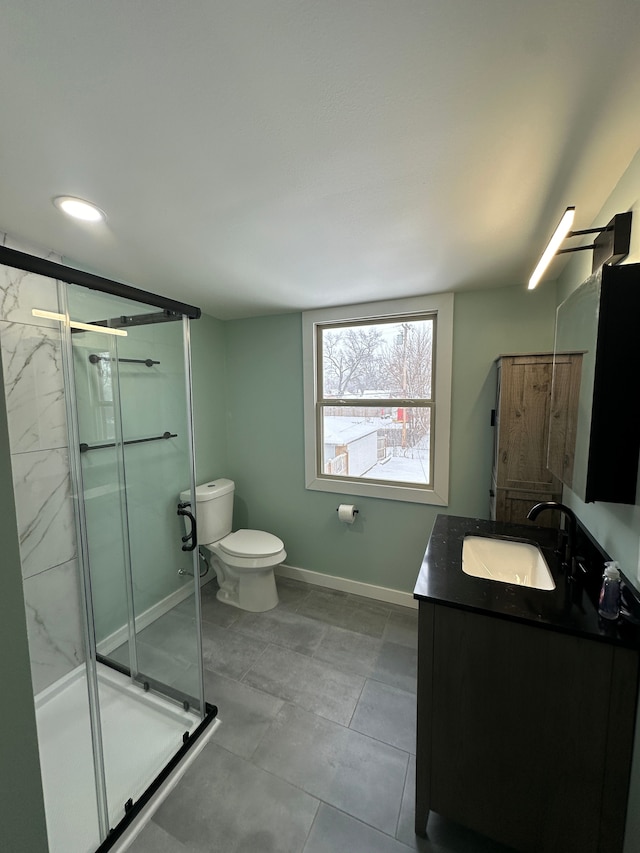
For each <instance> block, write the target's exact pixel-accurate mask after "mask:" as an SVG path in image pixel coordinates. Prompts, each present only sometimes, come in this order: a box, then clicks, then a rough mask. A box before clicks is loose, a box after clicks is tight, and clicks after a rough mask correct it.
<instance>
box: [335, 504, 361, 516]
mask: <svg viewBox="0 0 640 853" xmlns="http://www.w3.org/2000/svg"><path fill="white" fill-rule="evenodd" d="M336 512H340V507H339V506H337V507H336ZM359 512H360V510H359V509H354V511H353V514H354V515H357V514H358V513H359Z"/></svg>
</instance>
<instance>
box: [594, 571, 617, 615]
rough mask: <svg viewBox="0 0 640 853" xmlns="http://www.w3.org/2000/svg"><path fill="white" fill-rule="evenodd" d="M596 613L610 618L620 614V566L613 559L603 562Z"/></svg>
mask: <svg viewBox="0 0 640 853" xmlns="http://www.w3.org/2000/svg"><path fill="white" fill-rule="evenodd" d="M598 613H599V614H600V616H602V617H603V618H604V619H612V620H613V619H617V618H618V616H619V615H620V568H619V566H618V564H617V563H616V562H615V560H612V561H611V562H608V563H605V564H604V574H603V576H602V588H601V590H600V599H599V601H598Z"/></svg>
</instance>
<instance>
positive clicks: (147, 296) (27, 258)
mask: <svg viewBox="0 0 640 853" xmlns="http://www.w3.org/2000/svg"><path fill="white" fill-rule="evenodd" d="M0 264H4V265H6V266H9V267H14V268H17V269H21V270H24V271H26V272H31V273H35V274H36V275H40V276H43V277H45V278H49V279H51V280H52V281H54V282H56V283H57V288H58V293H59V296H60V293H62V292H63V291H64V290H65V285H66V284H67V283H68V284H74V285H79V286H81V287H85V288H87V289H89V290H95V291H99V292H102V293H106V294H109V295H112V296H115V297H119V298H122V299H127V300H131V301H133V302H138V303H143V304H147V305H150V306H153V307H156V308H160V309H161V311H162V312H163V314H164V315H165V316H164V317H162V316H159V318H158V321H159V322H177V321H180V320H181V322H182V328H183V336H182V339H183V348H184V378H185V390H186V400H187V404H188V412H189V416H188V448H189V468H190V471H189V478H190V489H191V493H192V494H195V446H194V435H193V405H192V402H193V398H192V366H191V344H190V321H191V320H192V319H194V320H195V319H198V318H199V317H200V316H201V311H200V309H199V308H197V307H195V306H193V305H189V304H187V303H182V302H179V301H176V300H173V299H169V298H167V297H163V296H159V295H156V294H152V293H149V292H147V291H143V290H140V289H138V288H135V287H132V286H130V285H126V284H123V283H122V282H117V281H113V280H111V279H108V278H105V277H102V276H97V275H93V274H91V273H87V272H84V271H83V270H78V269H74V268H73V267H68V266H65V265H63V264H59V263H56V262H54V261H50V260H47V259H45V258H40V257H37V256H35V255H30V254H28V253H25V252H20V251H17V250H15V249H10V248H8V247H6V246H0ZM60 307H64V309H65V310H64V319H63V317H62V316H61V317H60V321H61V327H62V332H63V334H62V338H63V354H64V357H63V374H64V381H65V387H66V388H67V394H65V397H67V398H69V397H70V398H71V405H72V406H75V387H74V385H75V383H74V377H73V365H72V347H71V325H70V324H71V322H73V321H70V317H69V313H68V309H67V304H66V293H63V298H62V306H60ZM123 319H124V318H123ZM118 405H120V404H119V403H118ZM67 407H68V410H69V408H70V407H69V404H67ZM68 430H69V463H70V474H71V477H72V482H74V483H75V490H77V491H78V493H79V494H80V495H83V487H82V466H81V461H80V444H79V437H78V436H79V433H78V423H77V418H76V417H75V416H71V417H68ZM122 443H123V440H122V436H121V435H120V436H119V440H118V435H117V434H116V444H117V445H118V444H120V445H122ZM121 449H123V448H121ZM123 464H124V459H122V461H121V463H120V464H119V468H120V466H121V465H123ZM118 474H119V476H120V474H121V471H120V470H119V472H118ZM74 503H75V504H76V511H75V513H74V515H75V519H76V530H77V534H78V556H79V561H80V572H79V582H80V592H81V596H82V622H83V626H84V630H83V636H84V645H85V653H86V660H85V668H86V673H87V682H88V691H89V715H90V727H91V740H92V748H93V756H94V777H95V786H96V800H97V810H98V828H99V835H100V838H101V839H102V840H101V843H100V845H99V847H98V848H97V851H96V853H106V851H108V850H110V849H111V848H112V847H113V846H114V844H116V842H117V841H118V840H119V839H120V838H121V836H122V835H123V834H124V832H125V831H126V829H127V828H128V826H129V825H130V824H131V823H132V822H133V821H134V820H135V819H136V818H137V816H138V815H139V814H140V812H141V811H142V810H143V809H144V807H145V806H146V805H147V803H148V802H149V801H150V800H151V798H152V797H153V796H154V794H156V793H157V791H158V790H159V789H160V787H161V786H162V784H163V783H164V781H165V780H166V779H167V778H168V777H169V776H170V774H171V773H172V772H173V771H174V770H175V769H176V768H177V767H178V765H179V764H180V762H181V761H182V759H183V758H184V757H185V756H186V755H187V754H188V752H189V751H190V750H191V749H192V748H193V746H194V745H195V744H196V742H197V741H198V740H199V738H200V737H201V735H202V734H203V733H204V732H205V731H206V730H207V728H208V727H209V726H210V725H211V723H213V721H214V720H215V718H216V716H217V712H218V709H217V707H216V706H215V705H212V704H210V703H208V702H206V700H205V697H204V668H203V657H202V633H201V624H202V623H201V595H200V579H199V560H198V547H197V538H196V537H195V536H194V539H195V540H196V541H195V543H194V544H195V548H194V549H193V555H192V563H193V576H194V599H195V630H196V645H197V652H198V665H199V679H198V680H199V697H198V703H199V717H200V723H199V724H198V726H197V727H196V728H195V729H194V731H193V732H192V733H191V734H188V733H185V735H184V737H183V743H182V746H181V747H180V748H179V749H178V750H177V751H176V752H175V754H174V755H173V756H172V757H171V758H170V759H169V761H168V762H167V763H166V765H165V766H164V767H163V769H162V770H161V771H160V772H159V773H158V775H157V776H156V777H155V779H153V780H152V781H151V782H150V784H149V785H148V787H147V788H146V789H145V791H144V792H143V793H142V794H141V795H140V796H139V797H138V799H137V800H136V801H135V802H132V803H131V805H130V807H129V808H128V809H127V811H126V814H125V816H124V817H123V818H122V819H121V820H120V821H119V823H117V824H116V826H115V827H114V828H113V829H110V827H109V823H110V821H109V816H108V805H107V790H106V779H105V771H104V752H103V744H102V729H101V725H100V702H99V698H98V675H97V663H98V662H99V661H100V662H103V663H106V665H108V666H112V667H113V668H115V669H119V670H120V671H121V672H123V673H124V674H126V675H128V676H129V677H132V672H131V669H130V668H128V667H120V666H117V665H114V664H113V663H111V662H110V661H109V660H105V659H104V658H103V657H102V656H101V655H99V653H98V652H97V648H96V635H95V624H94V614H93V601H92V597H91V575H90V568H89V562H88V543H87V535H86V522H85V519H84V506H83V500H82V501H77V500H76V501H74ZM128 611H129V623H130V624H129V625H128V630H129V634H130V635H131V631H132V630H133V632H134V633H135V612H133V610H132V609H131V608H128ZM132 619H133V620H134V622H133V624H131V620H132ZM134 654H135V653H134ZM136 674H137V673H133V676H135V675H136Z"/></svg>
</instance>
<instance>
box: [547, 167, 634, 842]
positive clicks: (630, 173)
mask: <svg viewBox="0 0 640 853" xmlns="http://www.w3.org/2000/svg"><path fill="white" fill-rule="evenodd" d="M627 210H631V211H632V213H633V220H632V227H631V250H630V252H629V255H628V257H627V258H625V260H624V263H640V151H638V153H637V154H636V155H635V157H634V159H633V160H632V161H631V163H630V165H629V167H628V168H627V170H626V172H625V173H624V175H623V176H622V177H621V179H620V181H619V182H618V184H617V186H616V188H615V189H614V190H613V192H612V193H611V195H610V196H609V198H608V199H607V202H606V204H605V205H604V206H603V208H602V210H601V211H600V213H599V214H598V216H597V217H596V219H595V220H594V221H593V222H592V223H586V222H581V223H580V224H579V225H577V226H576V227H579V228H599V227H600V226H602V225H606V224H607V223H608V222H609V220H610V219H611V218H612V217H613V216H614V215H615V214H616V213H624V212H625V211H627ZM578 213H579V211H578ZM590 273H591V252H576V254H575V255H573V258H572V261H571V263H570V264H569V265H568V266H567V267H566V269H565V270H564V272H563V275H562V276H561V278H560V280H559V282H558V285H559V286H558V302H561V301H562V300H563V299H566V297H567V296H568V295H569V294H570V293H571V292H572V291H573V290H575V289H576V288H577V287H579V286H580V284H581V283H582V282H583V281H584V280H585V278H587V277H588V276H589V275H590ZM639 286H640V285H639ZM638 320H639V321H640V318H638ZM637 386H638V377H637V376H631V377H629V400H630V410H629V411H628V412H613V413H612V416H613V417H636V418H637V415H636V414H635V411H636V409H635V400H634V397H635V392H636V388H637ZM563 500H564V501H565V502H566V503H567V504H568V505H569V506H571V507H573V509H574V510H575V512H576V513H577V515H578V517H579V518H580V519H581V521H582V522H583V523H584V524H585V525H586V526H587V528H588V529H589V530H590V531H591V533H592V534H593V535H594V537H595V538H596V540H597V541H598V542H600V544H601V545H602V546H603V547H604V548H605V549H606V550H607V551H608V552H609V553H610V554H611V556H612V557H613V558H614V559H616V560H618V562H619V563H620V565H621V567H622V570H623V571H624V573H625V574H626V575H627V577H628V578H629V579H630V580H631V581H633V582H634V583H635V584H636V586H637V587H638V588H639V589H640V489H639V490H638V492H636V502H635V505H634V506H624V505H622V504H609V503H590V504H585V503H583V502H582V501H581V500H580V499H579V498H578V496H577V495H576V494H574V493H573V492H572V491H571V490H570V489H567V488H565V490H564V494H563ZM639 710H640V709H639ZM638 725H640V716H639V717H638V720H637V721H636V730H637V728H638ZM624 850H625V853H638V852H639V851H640V738H639V737H638V736H636V742H635V748H634V757H633V767H632V774H631V789H630V791H629V807H628V812H627V831H626V836H625V847H624Z"/></svg>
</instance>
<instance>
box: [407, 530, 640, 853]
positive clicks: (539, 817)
mask: <svg viewBox="0 0 640 853" xmlns="http://www.w3.org/2000/svg"><path fill="white" fill-rule="evenodd" d="M468 536H480V537H482V536H485V537H486V536H489V537H494V538H511V539H515V540H518V539H520V540H523V539H524V540H528V541H531V540H534V541H535V542H536V543H537V545H538V547H539V548H540V550H541V553H542V554H543V555H544V559H545V561H546V562H547V564H548V566H549V569H550V571H551V572H552V575H553V580H554V583H555V587H554V588H553V589H551V590H549V589H541V588H534V587H529V586H521V585H517V584H516V583H506V582H504V583H503V582H499V581H495V580H488V579H484V578H480V577H475V576H472V575H469V574H466V573H465V572H464V571H463V562H462V550H463V543H464V540H465V538H466V537H468ZM556 545H557V532H556V531H554V530H551V529H549V528H540V527H531V526H526V525H522V524H511V523H506V522H492V521H487V520H484V519H472V518H464V517H457V516H449V515H442V514H441V515H438V517H437V518H436V522H435V524H434V527H433V530H432V533H431V536H430V539H429V544H428V547H427V550H426V553H425V555H424V559H423V562H422V566H421V568H420V573H419V575H418V579H417V581H416V586H415V589H414V597H415V598H416V599H417V600H418V607H419V611H418V612H419V618H418V691H417V697H418V713H417V740H416V809H415V831H416V833H417V834H418V835H425V833H426V830H427V829H428V827H427V822H428V815H429V812H430V811H434V812H436V813H438V814H440V815H442V816H444V817H446V818H448V819H450V820H453V821H455V822H458V823H460V824H462V825H464V826H466V827H469V828H470V829H473V830H475V831H476V832H479V833H481V834H483V835H485V836H487V837H489V838H491V839H494V840H495V841H498V842H500V843H502V844H506V845H508V846H509V847H512V848H514V849H515V850H517V851H520V853H622V850H623V842H624V831H625V819H626V811H627V800H628V794H629V783H630V773H631V759H632V755H633V742H634V733H635V721H636V705H637V696H638V683H639V670H640V627H639V626H637V625H635V624H632V623H630V622H624V621H620V622H618V623H613V624H610V623H606V624H605V622H604V620H602V619H600V618H599V617H598V614H597V610H596V608H595V605H594V597H595V596H596V595H597V586H598V581H599V577H600V576H601V569H602V565H603V562H602V561H603V560H606V559H608V557H607V555H606V554H605V553H604V552H602V551H601V549H599V546H597V543H595V542H594V541H593V540H592V539H591V537H590V536H589V535H588V533H587V532H586V531H585V530H584V528H582V527H581V526H579V530H578V542H577V545H578V547H579V548H580V549H581V553H583V554H585V555H586V556H585V558H584V560H585V565H586V566H587V567H588V568H589V570H590V571H592V572H593V577H594V578H595V581H594V583H595V587H592V586H591V585H590V584H587V583H586V581H585V584H584V586H581V587H580V590H581V592H580V595H578V596H577V597H576V592H575V588H574V587H572V585H567V583H565V574H564V571H563V569H562V566H561V563H560V561H559V559H558V556H557V553H556V550H555V549H556ZM568 591H571V594H570V595H569V594H568ZM634 600H635V601H636V602H637V597H636V599H634ZM636 606H640V602H637V605H636Z"/></svg>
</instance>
